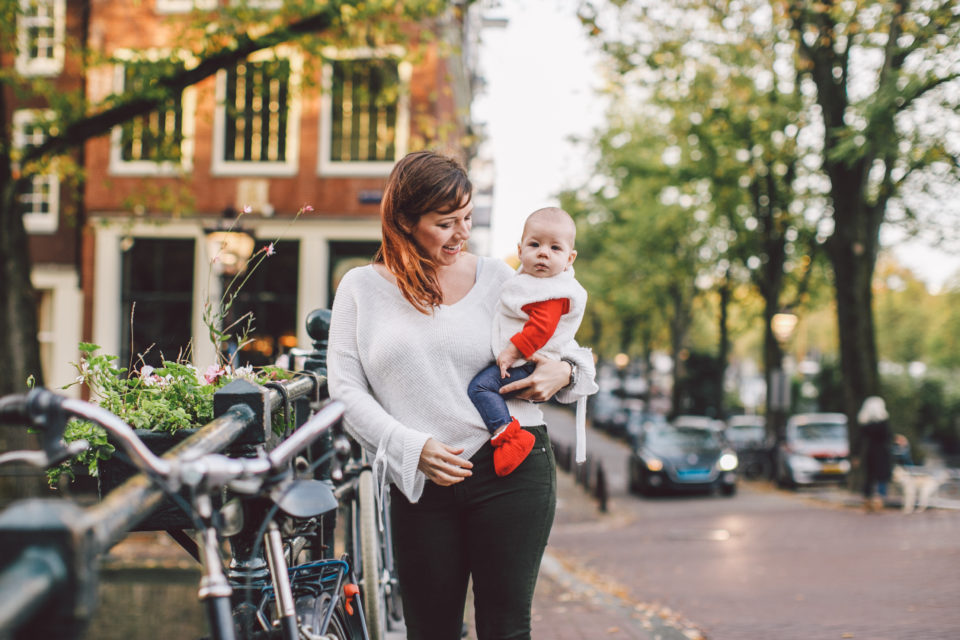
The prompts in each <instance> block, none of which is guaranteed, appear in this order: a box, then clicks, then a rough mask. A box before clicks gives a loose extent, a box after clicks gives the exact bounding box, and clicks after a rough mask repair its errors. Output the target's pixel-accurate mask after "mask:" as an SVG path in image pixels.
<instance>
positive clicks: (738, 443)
mask: <svg viewBox="0 0 960 640" xmlns="http://www.w3.org/2000/svg"><path fill="white" fill-rule="evenodd" d="M726 436H727V441H728V442H730V444H731V445H732V446H733V448H734V450H735V451H736V452H737V457H738V458H739V459H740V473H741V474H742V475H743V477H745V478H750V479H754V478H764V477H769V473H770V471H769V470H770V468H771V467H772V460H773V455H772V454H773V446H772V443H771V442H770V440H769V439H768V438H767V428H766V418H764V417H763V416H758V415H755V414H754V415H737V416H730V417H729V418H728V419H727V429H726Z"/></svg>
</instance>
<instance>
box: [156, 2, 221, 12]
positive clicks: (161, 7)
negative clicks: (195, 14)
mask: <svg viewBox="0 0 960 640" xmlns="http://www.w3.org/2000/svg"><path fill="white" fill-rule="evenodd" d="M216 6H217V0H157V4H156V7H155V9H156V12H157V13H160V14H171V13H190V12H191V11H193V10H194V9H201V10H204V11H207V10H210V9H213V8H215V7H216Z"/></svg>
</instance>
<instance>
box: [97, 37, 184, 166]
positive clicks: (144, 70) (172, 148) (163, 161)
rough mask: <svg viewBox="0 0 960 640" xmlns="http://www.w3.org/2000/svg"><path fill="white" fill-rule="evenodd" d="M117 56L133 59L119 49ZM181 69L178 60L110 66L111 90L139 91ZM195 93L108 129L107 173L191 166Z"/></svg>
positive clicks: (172, 100)
mask: <svg viewBox="0 0 960 640" xmlns="http://www.w3.org/2000/svg"><path fill="white" fill-rule="evenodd" d="M117 55H118V56H120V57H125V56H134V55H136V54H133V53H132V52H128V51H121V52H118V54H117ZM182 68H183V62H180V61H176V60H174V59H172V58H171V59H167V60H133V59H131V60H128V61H125V62H123V63H121V64H118V65H117V66H116V71H115V80H114V82H115V86H116V88H117V92H118V93H120V92H127V93H139V92H145V91H147V90H148V89H150V87H151V85H152V84H153V83H154V82H155V81H156V79H157V78H159V77H163V76H169V75H171V74H173V73H176V72H177V71H178V70H179V69H182ZM195 102H196V98H195V90H194V89H193V88H187V89H186V90H184V91H182V92H178V93H177V94H176V95H173V96H171V97H169V98H168V99H167V100H165V101H164V103H163V104H161V105H160V107H159V108H158V109H157V110H156V111H152V112H150V113H149V114H146V115H143V116H137V117H136V118H133V119H131V120H129V121H127V122H125V123H124V124H122V125H119V126H117V127H114V130H113V133H112V135H111V148H110V172H111V173H113V174H114V175H158V174H161V175H171V174H175V173H177V172H178V171H188V170H190V169H191V168H192V155H193V146H192V144H193V143H192V137H193V136H192V134H193V111H194V106H195Z"/></svg>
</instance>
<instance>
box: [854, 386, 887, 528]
mask: <svg viewBox="0 0 960 640" xmlns="http://www.w3.org/2000/svg"><path fill="white" fill-rule="evenodd" d="M889 420H890V416H889V414H887V406H886V404H885V403H884V401H883V398H881V397H880V396H870V397H869V398H867V399H866V400H864V401H863V406H862V407H860V412H859V413H858V414H857V422H858V423H859V424H860V451H861V455H860V460H862V462H863V500H864V508H865V509H866V510H867V511H878V510H879V509H881V508H883V500H884V498H885V497H886V495H887V483H888V482H889V481H890V474H891V471H892V460H891V453H890V422H889ZM874 491H876V495H874Z"/></svg>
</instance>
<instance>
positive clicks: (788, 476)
mask: <svg viewBox="0 0 960 640" xmlns="http://www.w3.org/2000/svg"><path fill="white" fill-rule="evenodd" d="M848 473H850V444H849V440H848V439H847V416H845V415H844V414H842V413H799V414H796V415H793V416H791V417H790V418H789V419H788V420H787V426H786V430H785V433H784V441H783V442H782V443H781V445H780V448H779V450H778V451H777V468H776V479H777V484H779V485H781V486H784V487H797V486H801V485H811V484H815V483H819V482H840V483H842V482H844V481H845V480H846V478H847V474H848Z"/></svg>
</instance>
